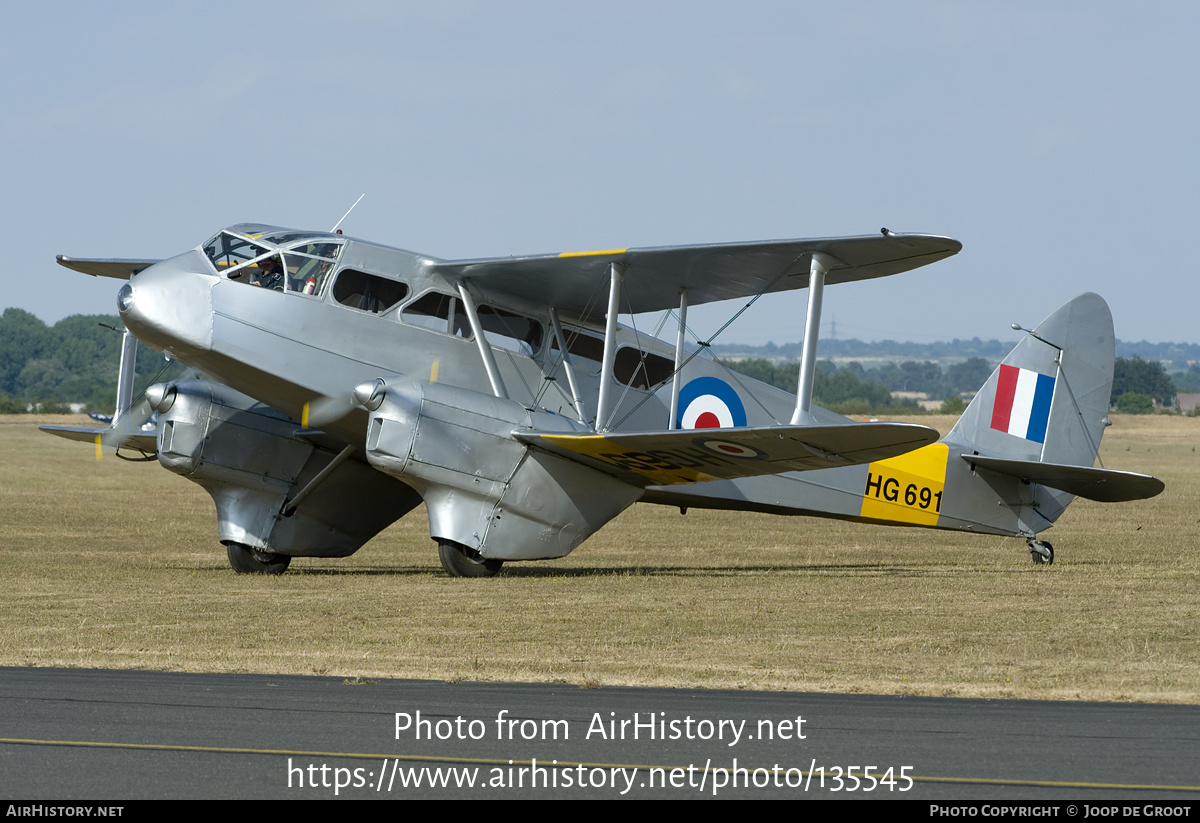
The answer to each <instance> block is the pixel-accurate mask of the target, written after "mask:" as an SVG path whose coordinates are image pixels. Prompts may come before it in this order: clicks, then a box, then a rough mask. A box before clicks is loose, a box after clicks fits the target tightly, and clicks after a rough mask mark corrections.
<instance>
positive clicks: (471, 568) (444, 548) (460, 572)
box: [438, 540, 504, 577]
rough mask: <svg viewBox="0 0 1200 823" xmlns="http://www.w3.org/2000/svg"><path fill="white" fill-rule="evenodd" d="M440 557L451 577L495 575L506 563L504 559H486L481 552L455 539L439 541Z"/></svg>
mask: <svg viewBox="0 0 1200 823" xmlns="http://www.w3.org/2000/svg"><path fill="white" fill-rule="evenodd" d="M438 559H439V560H441V561H442V568H443V569H445V570H446V573H447V574H449V575H450V576H451V577H494V576H495V575H497V574H499V573H500V567H501V566H503V565H504V561H503V560H485V559H484V558H483V556H482V555H481V554H480V553H479V552H477V551H475V550H474V549H468V548H467V547H466V546H463V545H462V544H460V543H455V542H454V541H453V540H439V541H438Z"/></svg>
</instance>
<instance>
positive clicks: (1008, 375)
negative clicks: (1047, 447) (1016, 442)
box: [992, 365, 1054, 443]
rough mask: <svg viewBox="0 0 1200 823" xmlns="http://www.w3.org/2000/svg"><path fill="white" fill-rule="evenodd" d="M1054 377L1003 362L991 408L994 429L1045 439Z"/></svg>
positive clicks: (1028, 437)
mask: <svg viewBox="0 0 1200 823" xmlns="http://www.w3.org/2000/svg"><path fill="white" fill-rule="evenodd" d="M1053 399H1054V378H1053V377H1051V376H1050V375H1047V374H1039V373H1038V372H1035V371H1031V370H1029V369H1022V368H1018V367H1016V366H1009V365H1001V366H1000V374H999V379H998V380H997V383H996V403H995V405H994V406H993V407H992V428H993V429H996V430H997V431H1002V432H1006V433H1008V434H1011V435H1015V436H1016V437H1022V438H1024V439H1026V440H1032V441H1033V442H1035V443H1045V442H1046V426H1047V425H1048V424H1049V422H1050V401H1051V400H1053Z"/></svg>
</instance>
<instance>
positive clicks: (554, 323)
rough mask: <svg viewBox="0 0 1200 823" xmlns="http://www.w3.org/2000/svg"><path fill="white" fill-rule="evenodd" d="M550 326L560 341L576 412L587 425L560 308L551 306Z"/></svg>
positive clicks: (559, 344) (581, 421)
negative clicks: (561, 321)
mask: <svg viewBox="0 0 1200 823" xmlns="http://www.w3.org/2000/svg"><path fill="white" fill-rule="evenodd" d="M550 326H551V327H552V328H553V329H554V339H555V340H557V341H558V350H559V351H560V352H562V356H563V360H562V362H563V371H565V372H566V373H567V385H569V386H570V387H571V402H572V403H574V404H575V414H576V416H578V417H579V422H580V423H583V424H584V425H587V416H586V415H585V414H584V411H583V398H582V397H580V395H579V386H577V385H576V384H575V364H574V363H572V362H571V353H570V352H569V351H567V340H566V338H565V337H563V330H562V323H560V322H558V309H556V308H554V307H553V306H551V307H550Z"/></svg>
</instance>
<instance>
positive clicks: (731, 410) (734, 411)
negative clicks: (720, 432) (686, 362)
mask: <svg viewBox="0 0 1200 823" xmlns="http://www.w3.org/2000/svg"><path fill="white" fill-rule="evenodd" d="M677 423H678V424H679V428H681V429H729V428H733V427H735V426H744V425H746V407H745V406H743V405H742V401H741V398H739V397H738V395H737V392H736V391H734V390H733V387H732V386H730V385H729V384H728V383H726V382H725V381H724V380H720V379H718V378H716V377H697V378H696V379H695V380H692V381H691V382H689V383H688V384H687V385H686V386H684V387H683V388H682V389H680V390H679V420H678V421H677Z"/></svg>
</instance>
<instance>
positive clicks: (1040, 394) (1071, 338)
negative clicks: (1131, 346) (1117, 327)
mask: <svg viewBox="0 0 1200 823" xmlns="http://www.w3.org/2000/svg"><path fill="white" fill-rule="evenodd" d="M1114 342H1115V341H1114V339H1113V321H1112V313H1111V312H1110V311H1109V310H1108V304H1107V303H1105V302H1104V299H1103V298H1102V297H1100V296H1099V295H1096V294H1090V293H1089V294H1081V295H1080V296H1079V297H1076V298H1075V299H1074V300H1071V301H1070V302H1068V303H1066V304H1065V305H1063V306H1062V307H1061V308H1059V309H1058V311H1056V312H1054V313H1053V314H1051V315H1050V316H1049V317H1047V318H1046V319H1045V320H1043V321H1042V322H1041V323H1040V324H1039V325H1038V327H1037V328H1036V329H1034V330H1033V332H1031V333H1029V334H1027V335H1026V336H1025V337H1023V338H1022V339H1021V342H1019V343H1018V344H1017V345H1016V347H1015V348H1014V349H1013V350H1012V351H1011V352H1009V355H1008V357H1005V358H1004V362H1002V363H1001V364H1000V366H999V368H997V369H996V371H994V372H992V376H991V377H989V378H988V380H987V382H986V383H984V384H983V388H982V389H980V391H979V394H977V395H975V399H974V400H972V401H971V405H969V406H968V407H967V410H966V411H965V412H964V413H963V416H962V417H960V418H959V420H958V423H956V424H955V426H954V428H953V429H952V430H951V431H950V433H949V434H948V435H946V438H945V441H946V442H948V443H952V444H955V445H957V446H959V447H961V448H962V450H963V458H964V459H965V460H967V462H969V463H971V464H972V466H973V467H978V468H986V469H989V470H991V471H994V472H998V473H1000V474H1005V475H1010V476H1013V477H1017V478H1020V479H1022V480H1026V481H1029V482H1032V483H1039V484H1041V485H1043V486H1049V487H1050V488H1052V489H1058V490H1059V491H1060V492H1066V493H1067V494H1069V495H1079V496H1081V497H1087V498H1089V499H1092V500H1101V501H1105V502H1113V501H1118V500H1140V499H1144V498H1147V497H1153V496H1154V495H1156V494H1158V493H1159V492H1161V491H1162V489H1163V483H1162V481H1161V480H1159V479H1158V478H1155V477H1150V476H1149V475H1142V474H1133V473H1131V472H1121V471H1114V470H1112V469H1105V468H1093V467H1092V466H1093V463H1095V460H1096V458H1097V456H1098V455H1099V451H1100V438H1101V436H1102V435H1103V434H1104V429H1105V427H1106V426H1108V425H1110V421H1109V419H1108V401H1109V397H1110V395H1111V394H1112V379H1113V355H1114V350H1115V346H1114ZM1066 500H1069V498H1065V499H1064V501H1063V505H1065V504H1066Z"/></svg>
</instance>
